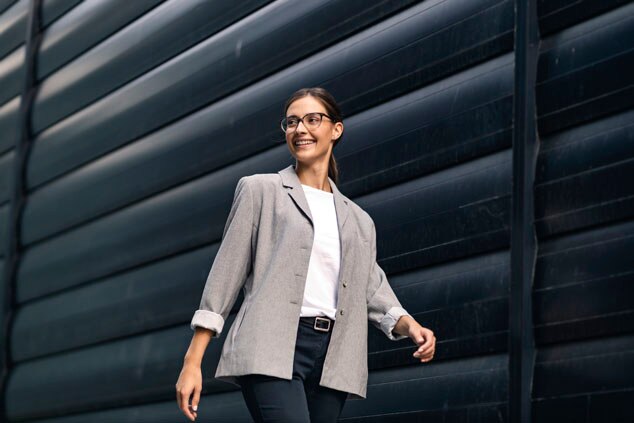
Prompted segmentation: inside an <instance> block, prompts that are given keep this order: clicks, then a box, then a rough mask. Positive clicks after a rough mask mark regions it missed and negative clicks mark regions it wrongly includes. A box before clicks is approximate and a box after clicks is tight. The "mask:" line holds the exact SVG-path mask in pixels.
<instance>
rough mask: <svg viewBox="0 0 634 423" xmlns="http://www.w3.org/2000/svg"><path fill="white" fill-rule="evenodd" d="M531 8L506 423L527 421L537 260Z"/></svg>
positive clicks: (521, 110) (521, 89)
mask: <svg viewBox="0 0 634 423" xmlns="http://www.w3.org/2000/svg"><path fill="white" fill-rule="evenodd" d="M536 3H537V0H516V1H515V46H514V53H515V70H514V107H513V162H512V164H513V194H512V204H511V268H510V272H511V278H510V290H509V344H508V345H509V376H508V377H509V380H508V386H509V391H508V395H509V396H508V400H509V402H508V404H509V405H508V413H509V414H508V417H509V418H508V421H510V422H516V423H520V422H521V423H530V422H531V420H532V416H531V414H532V410H531V408H532V401H531V400H532V385H533V375H534V369H535V337H534V331H533V327H534V325H533V302H532V290H533V279H534V277H535V264H536V259H537V236H536V232H535V205H534V183H535V172H536V166H537V156H538V152H539V137H538V134H537V116H536V104H535V103H536V99H535V85H536V77H537V63H538V60H539V43H540V37H539V22H538V18H537V4H536Z"/></svg>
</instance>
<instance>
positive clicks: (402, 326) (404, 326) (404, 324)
mask: <svg viewBox="0 0 634 423" xmlns="http://www.w3.org/2000/svg"><path fill="white" fill-rule="evenodd" d="M412 323H416V320H414V319H413V318H412V317H411V316H401V317H400V318H399V319H398V321H397V322H396V325H395V326H394V329H393V330H392V332H394V333H396V334H398V335H406V336H407V335H409V327H410V324H412Z"/></svg>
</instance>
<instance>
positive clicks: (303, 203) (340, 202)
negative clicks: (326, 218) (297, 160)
mask: <svg viewBox="0 0 634 423" xmlns="http://www.w3.org/2000/svg"><path fill="white" fill-rule="evenodd" d="M278 173H279V174H280V176H281V177H282V185H284V187H285V188H286V190H287V191H288V195H290V196H291V198H292V199H293V201H294V202H295V204H296V205H297V207H298V208H299V209H300V210H301V211H302V212H303V213H304V214H305V215H306V217H308V220H310V223H311V224H312V225H313V226H314V222H313V216H312V215H311V213H310V207H309V206H308V201H307V200H306V195H305V194H304V189H303V188H302V185H301V182H300V180H299V178H298V177H297V173H295V165H293V164H291V165H289V166H288V167H286V168H285V169H282V170H280V171H279V172H278ZM328 181H329V182H330V187H331V188H332V194H333V197H334V201H335V213H336V214H337V225H338V226H339V234H341V235H340V236H342V235H343V233H344V232H343V229H344V224H345V223H346V219H347V218H348V200H347V199H346V198H344V196H343V195H342V194H341V192H340V191H339V189H338V188H337V186H336V185H335V183H334V181H333V180H332V179H331V178H330V176H329V177H328Z"/></svg>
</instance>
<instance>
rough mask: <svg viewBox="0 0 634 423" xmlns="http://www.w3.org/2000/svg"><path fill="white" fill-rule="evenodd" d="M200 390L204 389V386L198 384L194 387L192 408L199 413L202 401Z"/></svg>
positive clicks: (195, 412)
mask: <svg viewBox="0 0 634 423" xmlns="http://www.w3.org/2000/svg"><path fill="white" fill-rule="evenodd" d="M200 391H202V387H200V386H196V387H195V388H194V397H193V398H192V409H193V410H194V414H197V411H198V404H199V403H200Z"/></svg>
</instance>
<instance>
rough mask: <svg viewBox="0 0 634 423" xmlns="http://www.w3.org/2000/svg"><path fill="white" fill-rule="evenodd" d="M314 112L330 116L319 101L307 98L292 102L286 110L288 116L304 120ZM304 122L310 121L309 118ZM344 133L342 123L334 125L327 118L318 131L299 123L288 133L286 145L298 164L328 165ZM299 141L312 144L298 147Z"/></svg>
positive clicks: (310, 97) (323, 120)
mask: <svg viewBox="0 0 634 423" xmlns="http://www.w3.org/2000/svg"><path fill="white" fill-rule="evenodd" d="M314 112H321V113H326V114H328V112H327V111H326V108H325V107H324V106H323V105H322V104H321V102H320V101H319V100H318V99H316V98H315V97H312V96H306V97H302V98H300V99H297V100H295V101H294V102H292V103H291V105H290V106H289V107H288V109H287V110H286V116H287V117H288V116H291V115H295V116H297V117H299V118H302V117H304V116H305V115H306V114H307V113H314ZM304 120H308V117H307V118H306V119H304ZM342 132H343V124H342V123H341V122H337V123H334V122H333V121H332V120H331V119H329V118H328V117H326V116H324V117H323V119H322V121H321V125H319V127H318V128H316V129H312V128H310V127H308V128H307V127H306V126H305V124H304V122H302V121H299V123H298V125H297V126H296V127H295V130H289V131H288V132H286V145H287V146H288V149H289V150H290V152H291V154H292V155H293V157H295V159H296V160H297V161H298V162H302V163H303V164H307V165H310V164H313V163H317V162H322V163H325V164H326V165H327V164H328V160H329V159H330V154H331V153H332V148H333V146H334V142H335V140H337V139H338V138H339V137H340V136H341V133H342ZM298 140H310V141H311V143H310V144H306V145H298V144H296V141H298Z"/></svg>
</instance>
